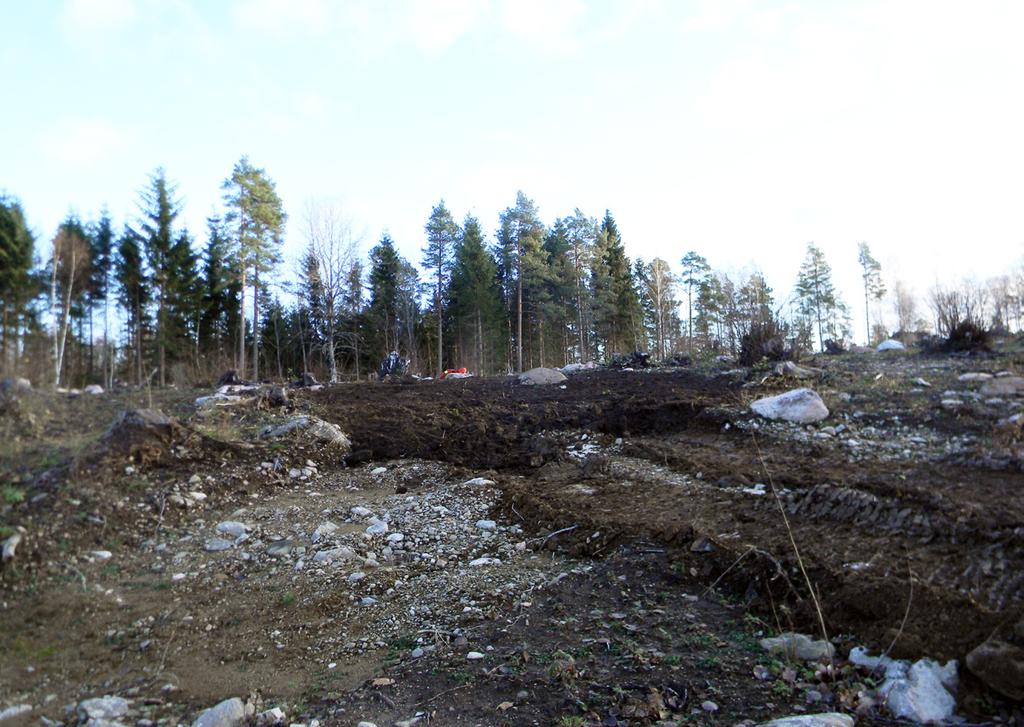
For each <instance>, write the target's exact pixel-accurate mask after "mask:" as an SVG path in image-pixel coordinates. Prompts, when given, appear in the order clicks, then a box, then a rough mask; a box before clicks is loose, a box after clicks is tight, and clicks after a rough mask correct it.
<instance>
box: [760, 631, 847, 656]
mask: <svg viewBox="0 0 1024 727" xmlns="http://www.w3.org/2000/svg"><path fill="white" fill-rule="evenodd" d="M760 644H761V648H762V649H764V650H765V651H767V652H768V653H769V654H780V655H782V656H785V657H787V658H790V659H794V658H795V659H802V660H803V661H817V660H818V659H827V658H830V657H832V656H833V655H834V654H835V653H836V647H834V646H833V645H832V644H830V643H829V642H827V641H822V640H818V641H815V640H814V639H812V638H811V637H809V636H805V635H804V634H794V633H785V634H779V635H778V636H775V637H772V638H767V639H761V641H760Z"/></svg>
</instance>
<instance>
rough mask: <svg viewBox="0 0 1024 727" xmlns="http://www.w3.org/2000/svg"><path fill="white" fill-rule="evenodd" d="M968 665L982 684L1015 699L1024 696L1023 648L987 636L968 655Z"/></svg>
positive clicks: (1023, 697) (1020, 698)
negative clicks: (984, 640) (985, 639)
mask: <svg viewBox="0 0 1024 727" xmlns="http://www.w3.org/2000/svg"><path fill="white" fill-rule="evenodd" d="M967 668H968V669H970V670H971V672H972V673H973V674H974V675H975V676H976V677H978V678H979V679H980V680H981V681H983V682H984V683H985V684H987V685H988V686H990V687H991V688H992V689H994V690H995V691H997V692H999V693H1000V694H1002V695H1004V696H1007V697H1009V698H1010V699H1014V700H1018V701H1020V700H1022V699H1024V649H1021V648H1020V647H1019V646H1015V645H1014V644H1009V643H1007V642H1005V641H999V640H997V639H990V640H988V641H986V642H984V643H982V644H980V645H978V646H977V647H975V648H974V650H973V651H971V652H970V653H969V654H968V655H967Z"/></svg>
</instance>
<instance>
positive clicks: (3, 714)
mask: <svg viewBox="0 0 1024 727" xmlns="http://www.w3.org/2000/svg"><path fill="white" fill-rule="evenodd" d="M31 711H32V705H31V704H12V705H11V706H10V707H8V708H7V709H3V710H0V722H3V721H4V720H8V719H14V718H15V717H19V716H21V715H23V714H26V713H28V712H31Z"/></svg>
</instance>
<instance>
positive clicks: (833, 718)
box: [758, 712, 853, 727]
mask: <svg viewBox="0 0 1024 727" xmlns="http://www.w3.org/2000/svg"><path fill="white" fill-rule="evenodd" d="M758 727H853V717H851V716H850V715H848V714H841V713H839V712H822V713H821V714H799V715H793V716H792V717H780V718H779V719H773V720H771V721H770V722H762V723H761V724H760V725H758Z"/></svg>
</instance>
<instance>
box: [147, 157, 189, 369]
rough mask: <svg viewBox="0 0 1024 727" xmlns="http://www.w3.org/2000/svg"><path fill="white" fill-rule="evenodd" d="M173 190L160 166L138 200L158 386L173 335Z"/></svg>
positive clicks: (177, 206)
mask: <svg viewBox="0 0 1024 727" xmlns="http://www.w3.org/2000/svg"><path fill="white" fill-rule="evenodd" d="M176 192H177V189H176V187H175V186H174V185H172V184H171V183H170V182H168V181H167V175H166V173H165V172H164V170H163V168H162V167H161V168H158V169H157V170H156V171H155V172H153V174H152V175H151V176H150V178H149V186H148V187H147V188H146V189H144V190H143V191H142V193H141V195H140V200H139V209H140V212H141V215H142V218H141V220H140V231H141V232H142V236H143V241H144V244H145V254H146V262H147V264H148V265H149V270H150V275H151V278H150V280H151V282H152V283H153V286H154V292H155V294H156V296H155V299H156V300H155V302H156V306H157V308H156V332H155V334H156V354H157V361H156V364H157V366H158V367H159V370H160V386H166V385H167V348H168V346H171V345H173V338H174V336H173V333H172V332H171V330H170V325H169V322H168V315H167V313H168V304H169V300H170V297H171V294H172V293H171V288H172V286H173V284H174V274H175V271H174V266H173V263H172V261H171V248H172V247H173V246H174V239H175V237H174V236H175V231H174V221H175V220H176V219H177V217H178V214H179V213H180V212H181V203H180V202H179V201H178V200H177V199H175V194H176Z"/></svg>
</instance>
